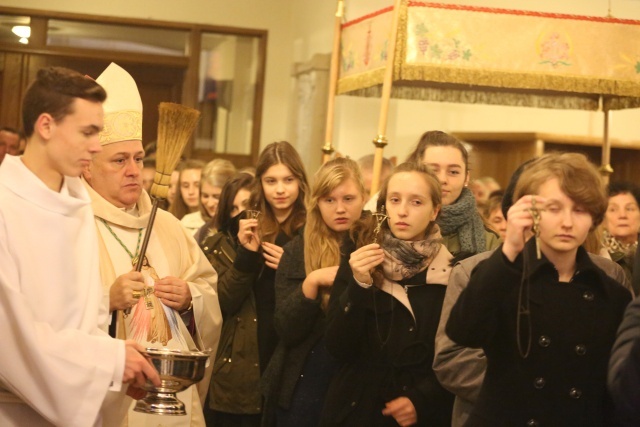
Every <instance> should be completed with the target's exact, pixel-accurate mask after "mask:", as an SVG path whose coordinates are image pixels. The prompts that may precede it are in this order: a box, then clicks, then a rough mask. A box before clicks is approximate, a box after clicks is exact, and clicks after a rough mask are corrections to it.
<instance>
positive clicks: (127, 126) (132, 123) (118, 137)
mask: <svg viewBox="0 0 640 427" xmlns="http://www.w3.org/2000/svg"><path fill="white" fill-rule="evenodd" d="M96 82H98V84H100V86H102V87H103V88H104V90H105V91H106V92H107V100H106V101H105V102H104V104H102V106H103V108H104V129H103V130H102V132H100V144H102V145H107V144H113V143H114V142H120V141H130V140H138V141H142V99H140V92H138V86H137V85H136V82H135V80H133V77H131V74H129V73H127V72H126V71H125V70H124V69H123V68H122V67H120V66H119V65H117V64H115V63H113V62H112V63H111V64H110V65H109V66H108V67H107V68H106V69H105V70H104V71H103V72H102V74H100V77H98V78H97V79H96Z"/></svg>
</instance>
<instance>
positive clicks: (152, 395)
mask: <svg viewBox="0 0 640 427" xmlns="http://www.w3.org/2000/svg"><path fill="white" fill-rule="evenodd" d="M142 354H143V355H145V356H146V357H147V358H148V359H149V361H150V362H151V363H152V364H153V366H154V367H155V368H156V370H157V371H158V373H159V374H160V380H161V381H162V385H161V386H160V387H155V386H154V385H153V384H151V382H149V381H147V382H146V384H145V386H144V387H143V388H144V389H145V390H146V391H147V395H146V396H145V397H144V398H143V399H140V400H138V402H137V403H136V406H135V408H134V409H133V410H134V411H137V412H144V413H146V414H156V415H186V414H187V412H186V410H185V406H184V403H182V402H181V401H180V400H179V399H178V398H177V397H176V393H178V392H181V391H183V390H186V389H187V388H189V386H191V385H192V384H195V383H197V382H199V381H201V380H202V378H204V371H205V368H206V367H207V366H208V365H209V363H208V362H209V355H210V354H211V352H209V351H183V350H172V349H156V348H147V349H145V351H143V352H142ZM195 398H196V399H197V398H198V397H197V396H195Z"/></svg>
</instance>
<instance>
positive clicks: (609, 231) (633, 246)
mask: <svg viewBox="0 0 640 427" xmlns="http://www.w3.org/2000/svg"><path fill="white" fill-rule="evenodd" d="M607 196H608V205H607V213H606V214H605V217H604V224H603V225H604V232H603V240H604V241H603V243H604V246H605V247H606V248H607V251H608V252H609V255H610V256H611V259H612V260H613V261H615V262H617V263H618V264H619V265H620V266H621V267H622V269H623V270H624V272H625V274H626V275H627V277H628V278H629V280H631V277H632V274H633V259H634V256H635V254H636V250H637V249H638V232H639V231H640V209H639V208H638V204H639V201H638V199H639V198H640V188H638V186H636V185H635V184H632V183H630V182H613V183H611V184H609V187H608V189H607ZM634 291H635V293H636V295H638V292H639V291H640V289H634Z"/></svg>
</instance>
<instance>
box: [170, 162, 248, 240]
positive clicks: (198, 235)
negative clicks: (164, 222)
mask: <svg viewBox="0 0 640 427" xmlns="http://www.w3.org/2000/svg"><path fill="white" fill-rule="evenodd" d="M235 173H236V167H235V166H234V165H233V163H231V162H230V161H229V160H224V159H215V160H212V161H210V162H209V163H207V165H206V166H205V167H204V169H202V177H201V179H200V203H199V204H198V211H197V212H192V213H190V214H187V215H185V216H184V217H183V218H182V221H181V222H182V225H184V226H185V228H187V229H189V230H192V231H193V232H194V237H195V239H196V241H197V242H198V243H200V242H202V240H204V239H205V238H206V237H208V236H212V235H214V234H215V231H216V230H215V229H212V227H211V221H212V219H213V217H214V215H215V214H216V208H217V207H218V202H219V200H220V193H221V192H222V187H223V186H224V184H225V183H226V182H227V181H228V180H229V178H231V177H232V176H233V175H235ZM204 226H206V227H205V228H204V229H203V227H204Z"/></svg>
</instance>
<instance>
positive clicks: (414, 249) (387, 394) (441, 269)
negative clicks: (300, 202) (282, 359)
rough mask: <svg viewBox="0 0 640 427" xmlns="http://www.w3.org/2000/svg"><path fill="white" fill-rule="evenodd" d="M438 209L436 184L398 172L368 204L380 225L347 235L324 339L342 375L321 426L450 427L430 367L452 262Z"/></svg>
mask: <svg viewBox="0 0 640 427" xmlns="http://www.w3.org/2000/svg"><path fill="white" fill-rule="evenodd" d="M441 204H442V193H441V189H440V185H439V183H438V179H437V178H436V176H435V175H434V174H433V173H431V172H430V171H428V169H427V168H426V167H424V166H423V165H421V164H416V163H403V164H402V165H400V166H398V167H397V168H396V169H395V170H394V172H393V174H392V175H391V176H390V177H389V178H388V179H387V181H386V182H385V183H384V184H383V185H382V189H381V191H380V197H379V198H378V211H379V212H383V211H386V213H387V215H388V219H387V220H386V221H385V222H378V218H377V217H376V216H373V217H366V218H364V219H363V220H361V221H359V222H357V223H356V224H355V225H354V227H353V228H352V232H351V233H350V237H351V239H349V240H348V241H347V242H345V244H344V245H343V248H342V253H343V255H342V259H341V263H340V267H339V270H338V273H337V275H336V280H335V282H334V285H333V287H332V290H331V299H330V303H329V312H328V316H327V317H328V320H327V323H328V325H327V330H326V343H327V349H328V350H329V352H330V353H331V354H332V355H333V356H334V357H336V358H337V359H338V360H340V361H341V362H343V366H342V367H341V369H340V371H339V372H338V374H337V375H336V376H335V377H334V379H333V381H332V383H331V385H330V387H329V391H328V393H327V396H326V400H325V407H324V410H323V415H322V418H321V425H327V426H363V425H366V426H385V425H389V426H395V425H401V426H409V425H422V426H427V425H429V426H443V427H444V426H449V425H450V423H451V409H452V404H453V395H451V394H450V393H449V392H447V391H446V390H445V389H443V388H442V387H441V386H440V384H439V383H438V381H437V379H436V377H435V375H434V372H433V370H432V368H431V364H432V361H433V355H434V354H433V353H434V350H433V349H434V339H435V333H436V329H437V327H438V321H439V319H440V310H441V308H442V302H443V298H444V294H445V289H446V284H447V282H448V279H449V273H450V271H451V268H450V267H449V262H450V261H451V259H452V256H451V254H450V253H449V251H447V249H446V247H444V245H442V243H441V234H440V229H439V227H438V225H437V224H436V222H435V220H436V217H437V216H438V213H439V211H440V207H441ZM383 205H384V207H383ZM378 225H380V227H377V226H378Z"/></svg>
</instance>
